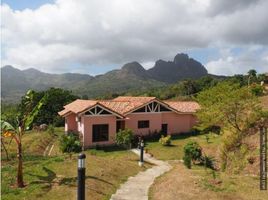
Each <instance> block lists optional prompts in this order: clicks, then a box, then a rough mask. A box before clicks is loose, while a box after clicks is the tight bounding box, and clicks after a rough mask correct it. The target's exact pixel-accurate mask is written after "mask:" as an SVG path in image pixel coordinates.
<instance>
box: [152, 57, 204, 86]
mask: <svg viewBox="0 0 268 200" xmlns="http://www.w3.org/2000/svg"><path fill="white" fill-rule="evenodd" d="M148 73H149V75H150V77H151V78H153V79H155V80H158V81H163V82H167V83H174V82H177V81H178V80H182V79H186V78H194V79H195V78H200V77H202V76H206V75H207V74H208V72H207V70H206V68H205V67H204V66H203V65H202V64H201V63H200V62H198V61H196V60H194V59H192V58H189V56H188V55H187V54H183V53H181V54H177V55H176V56H175V58H174V60H173V62H172V61H168V62H167V61H164V60H158V61H156V63H155V65H154V67H153V68H151V69H149V70H148Z"/></svg>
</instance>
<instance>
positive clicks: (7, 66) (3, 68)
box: [1, 65, 20, 71]
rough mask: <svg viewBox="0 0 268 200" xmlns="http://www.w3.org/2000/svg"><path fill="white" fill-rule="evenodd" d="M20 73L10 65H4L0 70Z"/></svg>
mask: <svg viewBox="0 0 268 200" xmlns="http://www.w3.org/2000/svg"><path fill="white" fill-rule="evenodd" d="M2 70H4V71H20V70H19V69H17V68H15V67H13V66H12V65H5V66H3V67H2V68H1V71H2Z"/></svg>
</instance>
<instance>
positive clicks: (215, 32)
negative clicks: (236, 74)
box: [1, 0, 268, 73]
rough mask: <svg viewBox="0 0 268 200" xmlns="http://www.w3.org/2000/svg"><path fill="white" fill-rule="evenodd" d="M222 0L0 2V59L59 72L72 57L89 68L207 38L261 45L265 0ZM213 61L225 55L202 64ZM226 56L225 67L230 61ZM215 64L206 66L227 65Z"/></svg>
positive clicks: (266, 26)
mask: <svg viewBox="0 0 268 200" xmlns="http://www.w3.org/2000/svg"><path fill="white" fill-rule="evenodd" d="M224 2H225V1H223V0H217V1H216V0H195V1H188V0H176V1H174V0H146V1H144V0H135V1H133V0H90V1H84V0H75V1H74V0H57V1H56V2H55V3H54V4H45V5H43V6H41V7H39V8H38V9H35V10H31V9H25V10H22V11H17V10H16V11H15V10H12V9H11V8H10V7H9V6H8V5H2V6H1V9H2V42H3V43H2V48H3V49H2V50H3V52H4V54H3V55H4V56H3V58H2V59H3V60H2V64H12V65H15V66H17V67H20V68H27V67H36V68H38V69H42V70H44V71H48V72H53V71H55V68H56V71H59V72H60V71H62V72H64V71H66V70H69V65H70V63H72V64H73V63H77V64H78V65H79V66H80V68H87V69H88V70H90V68H92V66H107V65H121V64H123V63H125V62H129V61H134V60H137V61H139V62H141V63H151V62H152V61H155V60H158V59H160V58H161V59H167V60H172V59H173V57H174V56H175V54H176V53H177V52H184V51H187V50H191V49H196V48H207V47H211V46H212V47H213V46H216V47H217V48H219V49H224V48H226V46H227V48H230V47H229V46H232V47H234V46H236V45H240V46H241V45H243V46H244V47H246V48H250V47H251V46H252V45H256V44H259V45H261V46H264V47H265V48H267V43H268V35H267V31H268V23H267V18H268V12H267V11H266V8H267V7H268V1H265V0H256V1H254V3H251V2H248V1H247V2H246V3H245V1H240V0H239V1H235V2H236V3H233V4H229V3H228V4H226V3H224ZM220 8H221V9H220ZM223 46H224V47H223ZM233 57H234V58H233V59H234V60H237V59H238V58H236V57H235V56H233ZM213 62H214V66H216V64H219V65H220V64H222V63H223V62H225V63H226V57H225V56H224V55H223V57H222V58H219V59H218V61H216V60H214V61H213V60H212V61H211V62H210V64H209V65H208V66H213V65H212V63H213ZM237 62H238V61H237ZM245 62H246V61H245ZM227 63H228V64H229V65H230V67H228V68H226V70H229V69H230V68H231V65H232V64H235V61H228V62H227ZM247 64H253V67H255V66H254V63H247ZM148 66H149V65H146V67H148ZM221 66H222V69H221V70H220V67H219V66H218V67H217V66H216V67H215V69H213V70H212V71H215V73H219V72H225V71H224V64H222V65H221ZM256 67H258V66H256ZM210 68H211V67H210ZM217 69H218V70H217ZM72 71H73V70H72ZM77 71H81V69H77ZM82 71H86V70H82ZM89 73H90V71H89ZM225 73H226V72H225Z"/></svg>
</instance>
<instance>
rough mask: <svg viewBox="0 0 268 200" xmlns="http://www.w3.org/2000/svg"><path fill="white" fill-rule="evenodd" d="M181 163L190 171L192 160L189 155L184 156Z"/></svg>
mask: <svg viewBox="0 0 268 200" xmlns="http://www.w3.org/2000/svg"><path fill="white" fill-rule="evenodd" d="M183 163H184V165H185V166H186V167H187V168H188V169H191V167H192V158H191V156H190V155H189V154H185V155H184V156H183Z"/></svg>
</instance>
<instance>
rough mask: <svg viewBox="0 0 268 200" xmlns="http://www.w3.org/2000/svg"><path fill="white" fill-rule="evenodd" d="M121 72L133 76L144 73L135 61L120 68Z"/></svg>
mask: <svg viewBox="0 0 268 200" xmlns="http://www.w3.org/2000/svg"><path fill="white" fill-rule="evenodd" d="M122 70H123V71H126V72H130V73H134V74H141V73H145V72H146V70H145V69H144V68H143V66H141V64H140V63H138V62H136V61H134V62H130V63H127V64H125V65H124V66H123V67H122Z"/></svg>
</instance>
